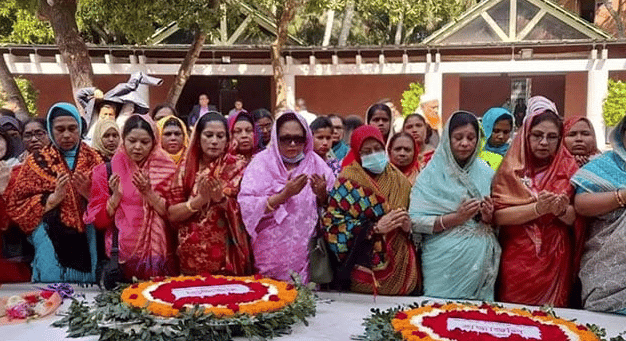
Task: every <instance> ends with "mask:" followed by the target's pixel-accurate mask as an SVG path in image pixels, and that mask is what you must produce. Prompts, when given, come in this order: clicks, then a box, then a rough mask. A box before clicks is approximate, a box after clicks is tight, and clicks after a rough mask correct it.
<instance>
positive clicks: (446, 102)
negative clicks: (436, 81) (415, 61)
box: [440, 74, 461, 122]
mask: <svg viewBox="0 0 626 341" xmlns="http://www.w3.org/2000/svg"><path fill="white" fill-rule="evenodd" d="M441 95H442V97H441V101H442V103H441V106H440V109H441V114H442V120H443V122H446V121H447V120H448V117H450V115H451V114H452V113H453V112H455V111H457V110H459V109H460V108H461V77H459V75H450V74H446V75H443V93H442V94H441Z"/></svg>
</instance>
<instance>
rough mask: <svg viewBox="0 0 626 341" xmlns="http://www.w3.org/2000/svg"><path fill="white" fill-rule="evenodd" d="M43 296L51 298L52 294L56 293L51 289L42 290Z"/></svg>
mask: <svg viewBox="0 0 626 341" xmlns="http://www.w3.org/2000/svg"><path fill="white" fill-rule="evenodd" d="M40 295H41V297H43V298H44V299H46V300H47V299H49V298H50V297H52V295H54V291H49V290H44V291H42V292H41V294H40Z"/></svg>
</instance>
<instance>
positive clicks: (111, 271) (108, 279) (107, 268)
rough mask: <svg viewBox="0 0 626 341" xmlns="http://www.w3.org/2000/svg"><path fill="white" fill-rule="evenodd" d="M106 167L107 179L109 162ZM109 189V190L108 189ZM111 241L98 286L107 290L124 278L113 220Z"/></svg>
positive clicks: (109, 172) (109, 168) (108, 177)
mask: <svg viewBox="0 0 626 341" xmlns="http://www.w3.org/2000/svg"><path fill="white" fill-rule="evenodd" d="M106 168H107V179H110V178H111V175H112V174H113V171H112V169H111V163H110V162H107V163H106ZM109 191H110V190H109ZM112 239H113V240H112V241H111V257H110V258H109V260H108V261H106V264H104V267H103V269H102V275H101V277H100V281H99V283H100V286H101V287H104V288H105V289H107V290H112V289H114V288H115V287H116V286H117V284H118V283H120V282H122V281H123V279H124V276H123V273H122V269H121V267H120V263H119V241H118V230H117V226H115V222H114V223H113V236H112Z"/></svg>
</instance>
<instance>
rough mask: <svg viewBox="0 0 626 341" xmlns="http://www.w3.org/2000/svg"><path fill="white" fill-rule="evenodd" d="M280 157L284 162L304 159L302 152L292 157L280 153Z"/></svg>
mask: <svg viewBox="0 0 626 341" xmlns="http://www.w3.org/2000/svg"><path fill="white" fill-rule="evenodd" d="M280 157H281V158H282V159H283V162H284V163H289V164H294V163H298V162H300V161H302V160H304V153H300V154H298V155H296V156H295V157H292V158H288V157H284V156H282V155H281V156H280Z"/></svg>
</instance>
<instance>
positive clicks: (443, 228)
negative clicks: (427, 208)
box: [439, 215, 446, 232]
mask: <svg viewBox="0 0 626 341" xmlns="http://www.w3.org/2000/svg"><path fill="white" fill-rule="evenodd" d="M439 225H441V231H442V232H443V231H445V230H446V225H444V224H443V215H440V216H439Z"/></svg>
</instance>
